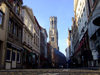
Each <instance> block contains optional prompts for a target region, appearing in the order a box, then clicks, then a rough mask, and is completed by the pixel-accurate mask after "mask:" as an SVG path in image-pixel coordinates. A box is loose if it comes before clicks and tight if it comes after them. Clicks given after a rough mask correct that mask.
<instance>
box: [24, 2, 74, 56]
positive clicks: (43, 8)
mask: <svg viewBox="0 0 100 75" xmlns="http://www.w3.org/2000/svg"><path fill="white" fill-rule="evenodd" d="M23 3H24V5H27V6H28V7H30V8H32V10H33V13H34V15H35V16H36V18H37V20H38V22H39V24H40V25H41V26H42V27H43V28H46V30H47V32H48V36H49V27H50V21H49V18H50V16H57V27H58V38H59V40H58V43H59V48H60V51H61V52H62V53H63V54H64V55H65V49H66V48H67V43H66V41H67V37H68V28H70V27H71V25H72V17H73V16H74V14H73V13H74V12H73V6H74V5H73V0H23ZM48 40H49V38H48Z"/></svg>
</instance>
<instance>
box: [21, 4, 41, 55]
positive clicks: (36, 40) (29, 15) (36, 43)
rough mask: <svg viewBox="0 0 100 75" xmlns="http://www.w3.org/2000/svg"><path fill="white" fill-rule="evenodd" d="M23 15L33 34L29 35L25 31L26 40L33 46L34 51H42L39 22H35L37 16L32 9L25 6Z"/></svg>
mask: <svg viewBox="0 0 100 75" xmlns="http://www.w3.org/2000/svg"><path fill="white" fill-rule="evenodd" d="M22 15H23V20H24V23H25V25H26V27H27V28H28V29H29V31H30V33H31V34H32V36H33V37H28V35H27V34H26V35H25V32H24V35H23V36H24V39H26V42H27V43H29V45H30V46H31V47H32V49H33V52H34V51H36V52H38V53H40V30H39V27H38V25H37V23H36V22H35V17H34V14H33V12H32V9H30V8H28V7H26V6H24V7H23V9H22Z"/></svg>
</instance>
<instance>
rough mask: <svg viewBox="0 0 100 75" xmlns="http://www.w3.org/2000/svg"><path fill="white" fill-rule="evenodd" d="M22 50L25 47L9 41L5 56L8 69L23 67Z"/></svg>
mask: <svg viewBox="0 0 100 75" xmlns="http://www.w3.org/2000/svg"><path fill="white" fill-rule="evenodd" d="M22 51H23V48H21V47H19V46H17V45H15V44H13V43H7V49H6V58H5V68H6V69H15V68H22V62H21V60H22Z"/></svg>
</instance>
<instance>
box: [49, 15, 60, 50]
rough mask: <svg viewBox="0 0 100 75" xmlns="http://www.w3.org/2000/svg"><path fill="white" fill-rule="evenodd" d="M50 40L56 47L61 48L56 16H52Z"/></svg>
mask: <svg viewBox="0 0 100 75" xmlns="http://www.w3.org/2000/svg"><path fill="white" fill-rule="evenodd" d="M49 42H50V44H51V46H52V47H53V48H54V49H56V50H59V47H58V30H57V17H54V16H53V17H50V29H49Z"/></svg>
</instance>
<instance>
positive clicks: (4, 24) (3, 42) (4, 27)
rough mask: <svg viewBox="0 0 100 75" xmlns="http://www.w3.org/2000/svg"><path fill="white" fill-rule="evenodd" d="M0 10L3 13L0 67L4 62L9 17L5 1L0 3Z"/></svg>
mask: <svg viewBox="0 0 100 75" xmlns="http://www.w3.org/2000/svg"><path fill="white" fill-rule="evenodd" d="M0 11H2V12H3V14H5V15H4V16H3V18H5V19H4V20H3V19H2V21H3V22H2V24H1V25H0V68H4V64H5V63H4V62H5V48H6V41H7V23H8V17H9V14H8V12H9V9H8V7H7V5H6V4H5V3H2V4H1V6H0Z"/></svg>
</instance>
